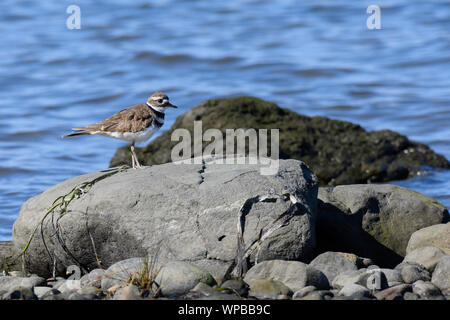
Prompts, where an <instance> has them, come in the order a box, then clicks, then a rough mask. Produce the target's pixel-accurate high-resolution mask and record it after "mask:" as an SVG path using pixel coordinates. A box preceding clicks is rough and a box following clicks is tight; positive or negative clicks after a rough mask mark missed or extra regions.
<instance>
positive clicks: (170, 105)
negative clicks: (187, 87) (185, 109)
mask: <svg viewBox="0 0 450 320" xmlns="http://www.w3.org/2000/svg"><path fill="white" fill-rule="evenodd" d="M166 107H170V108H178V107H177V106H174V105H173V104H171V103H170V102H169V103H168V104H167V105H166Z"/></svg>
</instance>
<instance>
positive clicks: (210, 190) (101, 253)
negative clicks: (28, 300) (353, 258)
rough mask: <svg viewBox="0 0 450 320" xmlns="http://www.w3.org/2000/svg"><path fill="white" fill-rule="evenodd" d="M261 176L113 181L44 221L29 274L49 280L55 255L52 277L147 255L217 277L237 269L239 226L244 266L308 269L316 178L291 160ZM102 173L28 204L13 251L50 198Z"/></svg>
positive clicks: (203, 169)
mask: <svg viewBox="0 0 450 320" xmlns="http://www.w3.org/2000/svg"><path fill="white" fill-rule="evenodd" d="M259 169H260V165H258V164H256V165H255V164H252V165H250V164H240V165H239V164H233V165H225V164H215V163H212V162H208V161H205V162H203V163H202V162H201V161H200V163H199V164H173V163H168V164H163V165H157V166H152V167H146V168H144V169H141V170H132V169H129V170H125V171H123V172H120V173H117V174H115V175H113V176H110V177H108V178H106V179H104V180H101V181H99V182H97V183H96V184H94V185H93V186H92V187H91V188H90V189H89V190H88V191H87V193H85V194H83V195H81V196H80V197H79V198H78V199H75V200H74V201H72V202H71V203H70V205H69V209H68V211H67V213H65V214H64V215H62V216H61V215H60V213H59V211H58V210H55V212H54V214H53V215H49V216H48V218H47V219H46V220H45V222H44V224H43V227H42V233H41V232H40V230H39V232H37V233H36V236H35V238H34V239H33V241H32V243H31V245H30V248H29V249H28V251H27V254H26V263H27V268H28V270H29V271H30V272H33V273H37V274H40V275H51V272H52V269H53V262H54V256H56V270H57V273H59V274H61V273H62V272H63V271H64V270H65V268H66V267H67V266H69V265H72V264H81V265H82V266H84V268H85V269H86V270H91V269H95V268H97V263H96V256H95V252H96V253H97V256H98V259H99V260H100V261H101V264H102V266H103V267H108V266H110V265H111V264H113V263H115V262H117V261H120V260H124V259H127V258H132V257H142V256H148V257H149V258H152V257H156V258H157V259H158V262H160V263H165V262H167V261H173V260H181V261H188V262H191V263H193V264H195V265H197V266H199V267H202V268H204V269H206V270H207V271H209V272H210V273H211V274H212V275H213V276H214V277H217V278H223V277H224V276H225V275H226V274H228V273H230V272H231V271H232V270H233V268H234V267H235V264H236V261H235V260H236V256H237V248H238V241H237V237H238V233H239V231H238V222H239V223H240V225H241V227H242V224H243V226H244V228H243V234H242V239H243V241H244V248H245V247H248V246H249V245H251V244H252V243H253V244H257V246H253V249H254V250H252V251H251V252H252V253H251V254H249V256H248V257H246V260H247V261H248V263H249V266H248V267H251V265H252V264H254V261H255V258H256V259H257V260H258V262H259V261H264V260H273V259H282V260H299V261H307V260H308V259H310V258H311V255H312V253H313V249H314V247H315V242H316V238H315V231H314V230H315V221H316V201H317V200H316V199H317V191H318V182H317V179H316V177H315V176H314V174H313V173H312V171H311V170H310V169H309V168H308V167H307V166H306V165H305V164H304V163H303V162H301V161H298V160H280V168H279V170H278V174H276V175H273V176H264V175H261V174H260V172H259ZM101 174H103V173H102V172H93V173H89V174H86V175H82V176H78V177H74V178H71V179H69V180H66V181H64V182H62V183H60V184H58V185H56V186H54V187H52V188H50V189H48V190H46V191H45V192H44V193H42V194H40V195H38V196H36V197H33V198H31V199H29V200H28V201H27V202H26V203H25V204H24V205H23V207H22V209H21V211H20V215H19V218H18V219H17V220H16V222H15V223H14V227H13V243H14V246H15V247H16V248H17V250H19V249H22V248H23V247H24V246H25V244H26V242H27V240H28V237H29V235H30V234H31V232H32V230H33V228H34V227H35V226H36V224H37V223H38V222H39V220H40V219H41V217H42V216H43V215H44V214H45V212H46V211H47V210H48V209H49V208H50V206H51V204H52V203H53V201H54V200H55V199H56V198H57V197H59V196H61V195H64V194H66V193H67V192H69V191H70V190H71V189H72V188H73V187H74V186H76V185H79V184H80V183H83V182H85V181H89V180H92V179H93V178H95V177H98V176H100V175H101ZM286 194H288V195H289V196H288V197H286V198H284V197H283V196H280V195H286ZM270 195H274V196H273V197H272V198H273V200H271V201H261V202H258V203H254V204H253V205H252V206H251V208H250V209H249V210H246V212H245V215H244V216H242V214H241V210H240V209H241V207H242V206H243V205H244V203H245V202H246V201H247V200H248V199H250V198H253V197H267V196H270ZM275 195H277V196H275ZM292 199H296V203H295V206H294V207H292V206H293V201H292ZM287 214H288V215H289V216H288V218H289V219H287V218H286V215H287ZM280 217H282V218H283V220H282V221H283V223H282V224H279V225H277V227H276V228H275V229H274V228H272V229H271V232H270V233H266V234H268V236H267V237H266V238H264V239H263V241H259V242H258V240H261V239H260V237H261V234H264V232H263V231H264V230H265V229H264V228H266V229H267V227H268V226H269V227H270V226H272V225H274V221H279V220H277V219H280ZM275 225H276V224H275ZM55 226H58V228H55ZM55 231H57V232H59V235H60V241H58V240H57V238H56V236H55ZM42 235H43V236H44V238H42ZM43 240H44V241H45V242H44V241H43ZM94 246H95V250H94ZM46 247H47V249H46ZM64 248H65V249H66V250H64ZM54 253H56V255H55V254H54Z"/></svg>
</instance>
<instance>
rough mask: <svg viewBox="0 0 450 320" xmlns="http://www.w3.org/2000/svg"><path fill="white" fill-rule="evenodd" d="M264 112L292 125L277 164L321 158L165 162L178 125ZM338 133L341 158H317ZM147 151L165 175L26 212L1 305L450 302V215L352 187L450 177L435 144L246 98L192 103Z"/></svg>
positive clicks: (4, 250)
mask: <svg viewBox="0 0 450 320" xmlns="http://www.w3.org/2000/svg"><path fill="white" fill-rule="evenodd" d="M231 111H233V112H237V111H239V113H240V114H241V117H240V118H239V119H244V120H245V118H246V116H245V114H247V113H248V114H249V115H251V119H254V121H255V122H254V123H250V124H249V123H248V122H246V124H245V123H244V122H239V121H240V120H239V119H238V118H233V117H232V116H231V113H230V114H228V113H227V112H231ZM264 111H270V112H271V116H270V117H269V118H268V119H266V120H265V121H266V122H265V125H266V127H267V128H270V127H273V125H274V124H276V125H279V126H280V128H283V127H282V123H284V124H285V125H286V126H287V127H289V128H290V129H286V128H285V130H287V131H288V132H290V133H288V134H286V133H285V134H284V136H283V133H282V132H283V130H280V131H281V133H280V142H281V149H282V150H281V151H282V152H281V153H282V154H284V156H285V157H287V158H301V159H303V160H305V159H307V160H308V161H311V163H310V162H307V163H305V162H303V161H299V160H295V159H284V160H280V162H279V169H278V173H277V174H275V175H267V176H265V175H261V174H260V169H261V167H262V166H264V162H263V161H261V160H263V159H262V158H249V157H245V156H244V157H243V156H237V157H236V159H237V158H241V160H243V163H234V164H222V163H220V160H221V159H220V158H214V157H211V158H202V159H199V161H194V163H192V164H180V163H166V162H168V161H166V160H167V159H166V158H164V157H165V156H166V155H167V152H165V151H167V150H166V149H167V148H169V147H170V143H169V142H168V140H167V139H170V132H171V131H173V130H174V129H175V128H178V127H186V128H187V129H188V130H190V129H191V128H190V123H191V122H192V121H193V120H198V119H202V120H204V123H210V124H208V125H207V126H209V125H213V124H214V125H216V127H218V128H226V127H227V126H228V122H227V121H228V120H229V121H231V122H233V123H236V125H237V126H241V124H242V126H241V127H249V126H250V127H255V128H261V126H260V124H261V123H262V122H261V121H262V115H263V114H264ZM222 113H223V114H222ZM225 113H226V114H228V116H227V115H226V114H225ZM218 119H226V120H223V121H224V122H223V123H219V124H218V123H217V121H220V120H218ZM289 119H290V120H289ZM247 120H248V119H247ZM294 123H296V124H297V127H295V126H294ZM317 123H320V125H319V126H320V127H322V129H323V130H322V131H317V130H318V129H317V127H316V124H317ZM325 124H326V125H325ZM299 130H300V131H299ZM324 130H325V131H324ZM349 133H350V135H348V134H349ZM354 134H356V136H358V137H359V138H358V139H365V140H364V142H362V141H360V140H355V141H353V142H351V141H352V140H351V139H353V135H354ZM330 136H335V139H334V140H333V139H332V140H331V143H332V146H333V148H334V149H333V150H334V151H333V152H335V153H334V154H335V156H334V157H329V156H327V155H326V154H327V152H328V151H327V152H325V149H323V150H324V153H320V152H317V148H318V147H319V146H321V144H322V142H324V141H325V140H326V139H329V138H330ZM294 137H297V139H295V140H293V139H294ZM308 139H313V140H314V141H313V140H311V141H309V140H308ZM292 141H297V142H298V141H300V142H301V143H300V144H295V143H294V144H293V143H292ZM344 142H345V143H344ZM307 145H310V146H311V147H310V148H306V146H307ZM288 146H289V147H288ZM313 146H314V147H313ZM361 146H364V148H362V147H361ZM304 148H306V149H304ZM330 148H331V147H330ZM358 148H360V149H362V153H360V154H356V153H353V151H354V150H356V149H358ZM365 148H367V149H370V150H372V151H373V152H372V153H370V152H367V150H366V149H365ZM300 149H302V150H306V151H305V152H306V153H305V154H299V153H298V150H300ZM352 150H353V151H352ZM405 150H409V151H408V152H405ZM156 151H157V152H158V155H162V158H158V159H157V158H155V157H156V154H155V153H156ZM330 152H331V149H330ZM165 154H166V155H165ZM363 154H366V155H363ZM126 155H127V154H126V152H125V149H120V150H119V151H118V153H117V154H116V156H115V158H114V159H113V160H112V164H113V165H116V164H120V163H122V162H123V159H125V158H123V157H124V156H126ZM139 155H140V156H141V157H142V158H143V159H145V160H144V163H146V164H149V163H162V164H155V165H152V166H148V167H145V168H144V169H141V170H132V169H129V168H128V169H126V168H125V169H123V168H122V169H111V170H105V171H99V172H92V173H89V174H85V175H82V176H78V177H74V178H71V179H68V180H66V181H63V182H61V183H59V184H58V185H55V186H53V187H52V188H50V189H48V190H46V191H45V192H43V193H42V194H40V195H37V196H35V197H33V198H30V199H29V200H28V201H26V203H24V205H23V206H22V209H21V211H20V214H19V217H18V219H17V220H16V222H15V223H14V226H13V241H11V242H3V243H0V263H1V270H0V271H2V272H3V273H2V274H0V299H5V300H17V299H19V300H29V299H39V300H98V299H107V300H141V299H186V300H242V299H250V300H251V299H257V300H261V299H282V300H367V299H369V300H448V299H450V222H449V221H450V216H449V213H448V210H447V209H446V208H445V207H444V206H442V205H441V204H440V203H438V202H437V201H435V200H434V199H431V198H429V197H427V196H425V195H422V194H420V193H417V192H414V191H411V190H408V189H405V188H401V187H398V186H394V185H388V184H383V185H376V184H351V183H355V182H358V183H359V182H368V181H387V180H389V179H392V178H396V179H397V178H399V177H400V178H401V177H403V178H406V177H409V176H411V175H413V174H415V172H417V171H416V170H418V168H419V167H420V165H435V166H439V167H444V168H445V167H448V166H449V164H448V161H447V160H446V159H445V158H443V157H441V156H439V155H436V154H434V153H433V152H432V151H431V150H429V149H428V148H427V147H426V146H423V145H420V144H417V143H415V142H410V141H409V140H408V139H407V138H405V137H402V136H400V135H398V134H395V133H392V132H386V131H384V132H372V133H368V132H366V131H364V130H363V129H361V128H360V127H359V126H355V125H353V124H349V123H345V122H341V121H335V120H329V119H323V118H321V117H314V118H308V117H303V116H300V115H296V114H295V113H292V112H291V111H288V110H285V109H281V108H279V107H277V106H276V105H274V104H270V103H267V102H264V101H262V100H258V99H255V98H249V97H244V98H233V99H221V100H210V101H207V102H205V103H203V104H201V105H199V106H198V107H194V108H193V109H192V110H190V111H189V112H188V113H186V114H185V115H183V116H181V117H179V118H178V119H177V121H176V123H175V124H174V126H173V127H172V128H171V129H170V130H169V131H168V132H166V133H164V134H163V135H162V136H160V137H158V138H157V139H155V140H154V141H153V142H152V143H150V145H149V146H148V147H147V148H145V149H142V150H141V151H140V154H139ZM352 157H353V158H352ZM121 159H122V160H121ZM325 159H327V160H326V161H328V162H326V161H325ZM333 159H335V160H336V159H343V160H342V161H337V162H336V161H335V160H333ZM330 161H331V162H330ZM348 161H350V162H351V165H350V164H349V162H348ZM325 168H327V169H326V170H325ZM394 168H396V169H395V170H394ZM361 170H362V171H364V172H366V173H364V174H363V173H362V171H361ZM399 172H403V173H402V174H399ZM317 173H318V174H317ZM340 183H349V184H348V185H339V186H336V187H320V186H326V185H330V184H340ZM21 253H23V254H21Z"/></svg>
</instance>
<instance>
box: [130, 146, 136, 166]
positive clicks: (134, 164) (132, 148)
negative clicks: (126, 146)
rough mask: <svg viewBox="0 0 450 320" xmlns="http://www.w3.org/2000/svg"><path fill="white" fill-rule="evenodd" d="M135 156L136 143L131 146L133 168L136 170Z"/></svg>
mask: <svg viewBox="0 0 450 320" xmlns="http://www.w3.org/2000/svg"><path fill="white" fill-rule="evenodd" d="M134 155H135V152H134V143H133V144H132V145H131V167H132V168H133V169H136V160H135V159H134Z"/></svg>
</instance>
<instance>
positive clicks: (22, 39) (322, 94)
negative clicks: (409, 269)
mask: <svg viewBox="0 0 450 320" xmlns="http://www.w3.org/2000/svg"><path fill="white" fill-rule="evenodd" d="M70 4H73V2H71V1H20V2H18V1H13V0H3V1H2V3H1V4H0V30H1V32H0V46H1V50H0V240H7V239H10V238H11V227H12V224H13V222H14V220H15V219H16V217H17V215H18V213H19V210H20V206H21V205H22V204H23V202H24V201H25V200H26V199H28V198H29V197H31V196H34V195H37V194H39V193H40V192H42V191H44V190H45V189H46V188H48V187H50V186H52V185H54V184H56V183H58V182H60V181H62V180H64V179H67V178H69V177H72V176H74V175H79V174H83V173H87V172H90V171H93V170H99V169H103V168H106V167H108V164H109V160H110V159H111V157H112V156H113V154H114V152H115V150H116V149H117V148H118V147H120V146H122V145H124V144H125V143H124V142H121V141H116V140H114V139H108V138H104V137H95V136H91V137H80V138H79V139H69V140H61V139H60V136H61V135H62V134H64V133H67V131H68V129H70V128H72V127H75V126H80V125H85V124H89V123H92V122H97V121H99V120H102V119H103V118H105V117H107V116H109V115H111V114H112V113H114V112H116V111H118V110H120V109H123V108H125V107H128V106H131V105H133V104H136V103H140V102H144V101H145V99H146V98H147V96H148V95H149V94H150V93H151V92H153V91H156V90H163V91H165V92H167V93H168V94H169V96H170V97H171V100H172V102H173V103H174V104H176V105H178V106H180V107H181V108H179V109H177V110H175V111H173V110H169V111H170V112H168V113H167V115H166V123H165V125H164V128H165V129H167V128H169V127H170V126H171V125H172V123H173V121H174V120H175V118H176V117H177V116H178V115H180V114H182V113H184V112H186V111H187V110H188V109H189V108H191V107H192V106H194V105H196V104H198V103H199V102H201V101H203V100H205V99H208V98H215V97H222V96H233V95H253V96H257V97H260V98H263V99H267V100H271V101H274V102H276V103H277V104H278V105H280V106H282V107H288V108H291V109H293V110H295V111H297V112H299V113H303V114H306V115H325V116H328V117H331V118H335V119H342V120H348V121H352V122H356V123H359V124H361V125H362V126H363V127H364V128H366V129H368V130H378V129H384V128H387V129H392V130H396V131H398V132H400V133H402V134H405V135H407V136H408V137H409V138H411V139H412V140H416V141H419V142H423V143H426V144H428V145H430V146H431V147H432V148H433V149H434V150H435V151H437V152H439V153H441V154H444V155H445V156H446V157H447V158H450V151H449V146H450V127H449V123H450V121H449V120H450V32H449V30H450V2H449V1H446V0H439V1H437V0H436V1H433V0H428V1H420V2H419V1H395V0H394V1H378V3H377V4H379V5H380V7H381V24H382V29H381V30H368V29H367V27H366V19H367V17H368V16H369V15H368V14H367V13H366V8H367V7H368V6H369V5H370V4H373V1H371V2H368V1H350V0H349V1H340V2H339V4H338V3H336V2H335V1H269V0H267V1H262V0H260V1H257V0H256V1H175V0H167V1H162V0H161V1H151V2H150V1H148V2H145V1H125V0H123V1H118V0H116V1H76V4H77V5H79V6H80V8H81V23H82V25H81V30H68V29H67V28H66V19H67V17H68V14H67V13H66V8H67V7H68V6H69V5H70ZM449 180H450V173H449V171H442V170H426V171H424V173H423V175H421V176H418V177H416V178H414V179H410V180H406V181H401V182H396V183H398V184H400V185H402V186H405V187H408V188H412V189H414V190H417V191H419V192H423V193H425V194H427V195H430V196H433V197H435V198H436V199H438V200H439V201H440V202H441V203H443V204H444V205H446V206H447V207H449V206H450V191H449V190H450V182H449Z"/></svg>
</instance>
